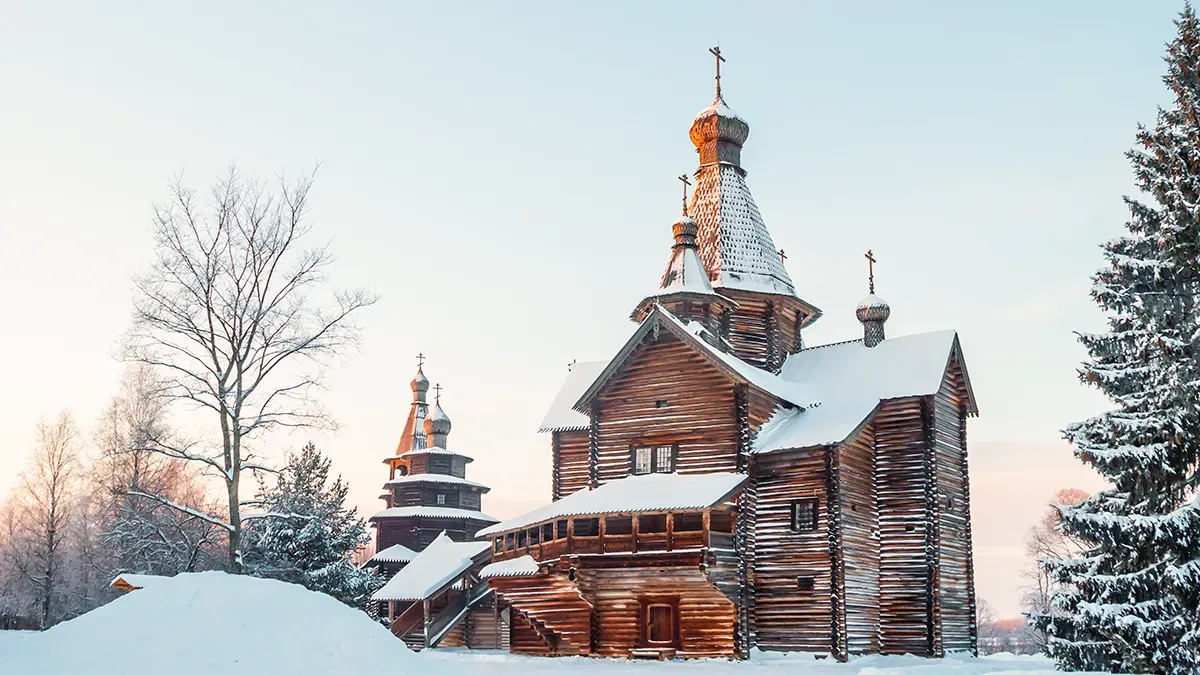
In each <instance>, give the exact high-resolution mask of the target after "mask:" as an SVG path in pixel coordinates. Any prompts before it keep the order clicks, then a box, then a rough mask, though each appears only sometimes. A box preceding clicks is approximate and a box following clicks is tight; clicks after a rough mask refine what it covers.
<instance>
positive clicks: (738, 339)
mask: <svg viewBox="0 0 1200 675" xmlns="http://www.w3.org/2000/svg"><path fill="white" fill-rule="evenodd" d="M719 292H720V293H721V294H722V295H725V296H726V297H728V298H730V299H732V300H734V301H735V302H737V303H738V308H737V309H735V310H734V311H733V313H732V315H731V316H729V318H728V319H727V320H726V325H727V326H728V335H727V339H728V340H729V342H730V344H732V345H733V350H734V353H735V354H737V356H738V358H740V359H742V360H743V361H746V362H747V363H752V364H754V365H756V366H758V367H759V368H766V369H767V370H770V371H773V372H779V368H780V366H782V365H783V361H784V360H785V359H786V358H787V356H788V354H792V353H795V352H796V351H799V349H800V334H799V325H800V322H799V321H798V320H797V317H798V312H797V310H796V309H795V308H794V307H791V306H789V305H788V303H786V302H779V299H780V296H773V295H771V294H764V293H753V292H748V291H739V290H736V289H729V288H722V289H720V290H719Z"/></svg>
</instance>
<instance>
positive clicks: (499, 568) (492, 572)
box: [479, 555, 538, 579]
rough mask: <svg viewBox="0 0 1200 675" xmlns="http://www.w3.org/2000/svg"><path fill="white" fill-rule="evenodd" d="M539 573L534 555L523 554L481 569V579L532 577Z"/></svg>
mask: <svg viewBox="0 0 1200 675" xmlns="http://www.w3.org/2000/svg"><path fill="white" fill-rule="evenodd" d="M537 573H538V564H537V561H536V560H534V559H533V556H530V555H523V556H521V557H520V558H512V559H511V560H501V561H500V562H494V563H492V564H490V565H488V566H487V567H484V568H483V569H482V570H480V571H479V578H480V579H492V578H495V577H531V576H533V575H535V574H537Z"/></svg>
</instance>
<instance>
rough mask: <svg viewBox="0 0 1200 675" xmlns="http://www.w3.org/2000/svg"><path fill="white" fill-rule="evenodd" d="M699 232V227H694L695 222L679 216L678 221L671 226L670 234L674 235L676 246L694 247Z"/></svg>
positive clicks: (689, 218)
mask: <svg viewBox="0 0 1200 675" xmlns="http://www.w3.org/2000/svg"><path fill="white" fill-rule="evenodd" d="M699 231H700V226H698V225H696V221H694V220H692V217H691V216H687V215H684V216H680V217H679V219H678V220H676V221H675V222H674V224H672V225H671V233H672V234H674V235H675V245H676V246H689V247H692V248H694V247H695V246H696V233H698V232H699Z"/></svg>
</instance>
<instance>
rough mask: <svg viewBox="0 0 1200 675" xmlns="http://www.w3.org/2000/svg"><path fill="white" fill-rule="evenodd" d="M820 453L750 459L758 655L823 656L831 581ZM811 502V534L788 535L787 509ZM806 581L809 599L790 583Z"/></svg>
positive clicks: (826, 645)
mask: <svg viewBox="0 0 1200 675" xmlns="http://www.w3.org/2000/svg"><path fill="white" fill-rule="evenodd" d="M825 455H826V451H825V450H824V449H820V448H817V449H809V450H803V451H779V452H772V453H767V454H762V455H755V456H754V458H753V460H752V462H751V468H750V470H751V474H752V476H753V480H754V483H755V488H756V493H757V508H756V513H757V521H756V523H755V528H754V575H753V582H754V589H755V596H756V599H755V614H754V622H755V628H756V639H757V642H758V646H759V647H760V648H761V649H769V650H801V651H813V652H829V650H830V641H831V635H830V632H831V631H830V625H831V624H830V621H831V616H832V605H831V601H830V598H831V593H832V588H831V583H830V582H831V577H830V560H829V539H828V534H829V529H828V528H829V521H828V505H829V503H828V493H827V487H828V486H827V485H826V466H825ZM812 497H815V498H817V499H818V500H819V507H818V509H817V528H816V529H815V530H812V531H808V532H792V531H791V503H792V501H793V500H796V499H805V498H812ZM800 576H811V577H813V583H814V588H813V590H812V591H802V590H800V589H799V588H798V584H797V578H798V577H800Z"/></svg>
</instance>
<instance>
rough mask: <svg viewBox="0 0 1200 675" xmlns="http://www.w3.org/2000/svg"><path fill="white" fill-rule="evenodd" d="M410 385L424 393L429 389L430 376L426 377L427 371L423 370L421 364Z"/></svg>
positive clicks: (414, 389)
mask: <svg viewBox="0 0 1200 675" xmlns="http://www.w3.org/2000/svg"><path fill="white" fill-rule="evenodd" d="M409 386H410V387H412V390H413V391H416V392H422V393H424V392H427V391H429V378H427V377H425V372H424V371H422V370H421V367H420V366H417V374H416V376H415V377H413V379H412V382H410V383H409Z"/></svg>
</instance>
